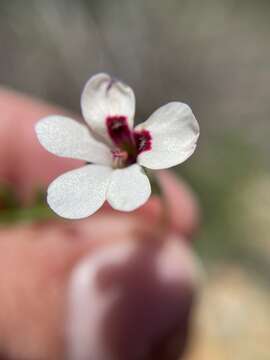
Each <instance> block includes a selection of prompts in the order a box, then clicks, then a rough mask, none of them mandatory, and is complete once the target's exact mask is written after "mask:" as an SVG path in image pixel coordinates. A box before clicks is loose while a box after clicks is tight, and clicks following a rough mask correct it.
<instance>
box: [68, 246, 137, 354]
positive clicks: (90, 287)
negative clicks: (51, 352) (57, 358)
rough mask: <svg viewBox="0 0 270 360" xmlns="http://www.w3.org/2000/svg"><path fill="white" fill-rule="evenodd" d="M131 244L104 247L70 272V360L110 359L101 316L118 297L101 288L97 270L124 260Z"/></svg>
mask: <svg viewBox="0 0 270 360" xmlns="http://www.w3.org/2000/svg"><path fill="white" fill-rule="evenodd" d="M133 249H134V244H132V243H123V244H116V245H115V244H114V245H111V246H106V247H104V248H101V249H98V250H97V251H96V252H95V253H93V254H90V255H89V256H87V257H85V258H84V259H82V260H81V261H80V262H79V264H78V265H77V266H76V267H75V269H74V270H73V272H72V274H71V280H70V285H69V290H68V291H69V294H68V297H69V304H68V319H67V327H66V329H67V354H68V355H67V358H68V359H70V360H89V359H93V360H110V359H113V356H112V354H111V351H110V350H109V349H108V348H107V344H106V341H105V339H104V329H103V324H104V318H105V316H106V314H107V313H108V311H109V310H110V308H111V306H112V304H113V303H114V302H115V300H116V299H117V297H118V296H119V292H118V291H117V289H115V288H113V289H111V291H106V293H104V291H103V290H102V289H101V288H100V287H99V285H98V281H97V278H98V276H97V275H98V273H99V272H100V270H102V268H104V267H106V266H114V265H117V264H121V262H123V261H125V260H126V259H127V258H128V257H129V256H130V254H131V253H132V251H133Z"/></svg>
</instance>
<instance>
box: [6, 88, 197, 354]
mask: <svg viewBox="0 0 270 360" xmlns="http://www.w3.org/2000/svg"><path fill="white" fill-rule="evenodd" d="M0 109H1V119H0V182H1V181H3V182H6V183H9V184H11V185H12V186H13V187H14V189H15V190H16V192H17V195H18V197H19V198H20V200H21V201H22V203H23V204H25V205H27V204H29V203H31V201H32V199H33V196H34V190H35V189H38V188H39V187H40V186H43V187H44V186H46V185H47V184H48V183H49V182H50V181H51V180H53V179H54V178H55V177H56V176H57V175H59V174H61V173H63V172H65V171H66V170H70V169H71V168H72V167H77V166H78V165H80V162H79V161H74V160H68V159H64V158H58V157H55V156H53V155H51V154H49V153H47V152H46V151H45V150H44V149H43V148H42V147H41V146H40V145H39V144H38V142H37V140H36V137H35V133H34V123H35V122H36V121H37V120H38V119H40V118H41V117H44V116H47V115H49V114H51V113H57V112H59V113H61V114H63V110H62V109H61V110H59V111H57V109H55V108H53V107H51V106H48V105H46V104H43V103H41V102H38V101H35V100H31V99H30V98H27V97H24V96H22V95H19V94H16V93H13V92H10V91H7V90H4V89H3V90H0ZM158 176H159V179H160V182H161V186H162V189H163V191H164V196H165V200H166V202H167V204H168V224H167V231H166V232H165V233H163V234H162V237H160V236H158V234H157V229H159V221H160V218H161V217H162V214H163V209H162V204H161V202H160V199H159V198H157V197H155V196H152V197H151V199H150V200H149V201H148V203H147V204H146V205H144V206H143V207H141V208H140V209H138V210H136V211H134V212H132V213H120V212H117V211H114V210H112V209H109V208H108V207H107V206H106V205H105V206H104V207H103V208H102V209H101V210H100V211H99V212H98V213H96V214H95V215H93V216H92V217H90V218H88V219H86V220H80V221H64V220H62V219H58V218H55V220H50V221H46V222H45V221H43V222H38V223H34V224H17V225H14V226H12V227H10V226H9V227H4V226H2V228H1V229H0V297H1V306H0V353H1V354H3V359H16V360H20V359H27V360H32V359H33V360H37V359H38V360H39V359H44V360H45V359H46V360H51V359H52V360H54V359H57V360H60V359H67V358H68V359H69V358H70V359H76V360H86V359H95V360H110V359H116V360H122V359H123V360H129V359H130V360H133V359H142V360H151V359H166V360H170V359H172V360H175V359H178V358H179V356H180V355H181V353H182V351H183V349H184V346H185V343H186V337H187V333H188V323H189V314H190V309H191V305H192V301H193V297H194V293H195V290H196V287H197V275H198V273H197V268H196V260H195V259H194V257H193V255H192V252H191V250H190V248H189V241H188V239H189V238H190V236H191V235H192V233H193V231H194V229H195V228H196V226H197V221H198V211H197V205H196V201H195V200H194V198H193V195H192V194H191V193H190V191H189V190H188V188H187V187H186V186H185V185H184V184H183V183H180V182H178V181H177V180H176V178H175V177H174V176H173V175H172V174H171V173H169V172H166V171H163V172H159V173H158ZM0 216H1V210H0Z"/></svg>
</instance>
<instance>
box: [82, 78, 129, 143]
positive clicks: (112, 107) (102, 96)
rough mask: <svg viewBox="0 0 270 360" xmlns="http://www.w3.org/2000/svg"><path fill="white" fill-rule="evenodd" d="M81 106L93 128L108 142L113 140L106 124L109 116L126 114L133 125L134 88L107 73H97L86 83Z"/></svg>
mask: <svg viewBox="0 0 270 360" xmlns="http://www.w3.org/2000/svg"><path fill="white" fill-rule="evenodd" d="M81 108H82V114H83V116H84V118H85V120H86V122H87V123H88V124H89V126H90V127H91V129H92V130H93V131H94V132H95V133H96V134H97V135H99V136H101V138H102V139H103V140H105V141H106V142H108V141H109V142H111V141H110V139H109V135H108V131H107V126H106V119H107V118H108V117H113V116H124V117H126V119H127V123H128V125H129V127H130V128H132V127H133V120H134V113H135V96H134V93H133V90H132V89H131V88H130V87H129V86H127V85H125V84H124V83H122V82H120V81H118V80H115V79H113V78H111V77H110V76H109V75H107V74H103V73H101V74H97V75H95V76H93V77H91V78H90V80H89V81H88V82H87V83H86V85H85V87H84V90H83V93H82V97H81Z"/></svg>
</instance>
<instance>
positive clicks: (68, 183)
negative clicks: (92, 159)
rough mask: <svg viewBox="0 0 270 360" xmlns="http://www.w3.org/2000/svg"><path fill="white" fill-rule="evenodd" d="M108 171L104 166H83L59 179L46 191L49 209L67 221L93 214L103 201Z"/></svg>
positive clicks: (110, 170) (109, 171)
mask: <svg viewBox="0 0 270 360" xmlns="http://www.w3.org/2000/svg"><path fill="white" fill-rule="evenodd" d="M111 172H112V169H111V168H109V167H107V166H100V165H86V166H84V167H82V168H79V169H76V170H72V171H70V172H68V173H66V174H64V175H62V176H59V177H58V178H57V179H56V180H54V181H53V182H52V183H51V184H50V186H49V188H48V197H47V201H48V204H49V206H50V207H51V208H52V210H53V211H55V212H56V213H57V214H58V215H60V216H62V217H64V218H67V219H82V218H85V217H87V216H89V215H92V214H93V213H94V212H96V211H97V210H98V209H99V208H100V207H101V206H102V204H103V203H104V201H105V195H106V190H107V186H108V183H109V179H110V174H111Z"/></svg>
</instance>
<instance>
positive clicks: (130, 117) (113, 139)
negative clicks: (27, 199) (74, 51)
mask: <svg viewBox="0 0 270 360" xmlns="http://www.w3.org/2000/svg"><path fill="white" fill-rule="evenodd" d="M81 107H82V114H83V116H84V118H85V121H86V124H85V125H84V124H81V123H79V122H77V121H75V120H72V119H69V118H67V117H64V116H58V115H55V116H49V117H46V118H44V119H41V120H40V121H39V122H38V123H37V125H36V133H37V136H38V139H39V141H40V143H41V144H42V145H43V146H44V147H45V148H46V149H47V150H48V151H50V152H51V153H53V154H55V155H58V156H64V157H70V158H73V159H80V160H85V161H86V162H87V163H88V164H86V165H85V166H83V167H81V168H79V169H76V170H72V171H70V172H68V173H66V174H64V175H62V176H60V177H58V178H57V179H56V180H54V181H53V182H52V183H51V184H50V186H49V188H48V197H47V200H48V204H49V206H50V207H51V208H52V210H54V211H55V212H56V213H57V214H58V215H60V216H62V217H65V218H69V219H80V218H84V217H87V216H89V215H91V214H93V213H94V212H95V211H97V210H98V209H99V208H100V207H101V206H102V204H103V203H104V202H105V200H107V201H108V202H109V204H110V205H111V206H112V207H113V208H114V209H117V210H122V211H132V210H134V209H136V208H138V207H139V206H141V205H143V204H144V203H145V202H146V201H147V200H148V198H149V196H150V194H151V186H150V182H149V179H148V177H147V176H146V174H145V172H144V170H143V168H142V166H144V167H146V168H149V169H165V168H169V167H171V166H175V165H177V164H180V163H181V162H183V161H185V160H186V159H187V158H188V157H189V156H190V155H191V154H192V153H193V152H194V150H195V148H196V142H197V139H198V136H199V125H198V123H197V120H196V119H195V117H194V115H193V113H192V111H191V109H190V108H189V106H188V105H186V104H183V103H181V102H171V103H169V104H167V105H164V106H162V107H161V108H159V109H158V110H156V111H155V112H154V113H153V114H152V115H151V116H150V117H149V119H148V120H146V121H145V122H143V123H141V124H140V125H138V126H136V127H135V128H134V129H133V121H134V113H135V96H134V93H133V91H132V89H131V88H130V87H128V86H127V85H125V84H123V83H122V82H120V81H117V80H114V79H112V78H111V77H110V76H109V75H107V74H97V75H95V76H93V77H92V78H91V79H90V80H89V81H88V82H87V84H86V86H85V88H84V90H83V93H82V97H81ZM89 163H90V164H89Z"/></svg>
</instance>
